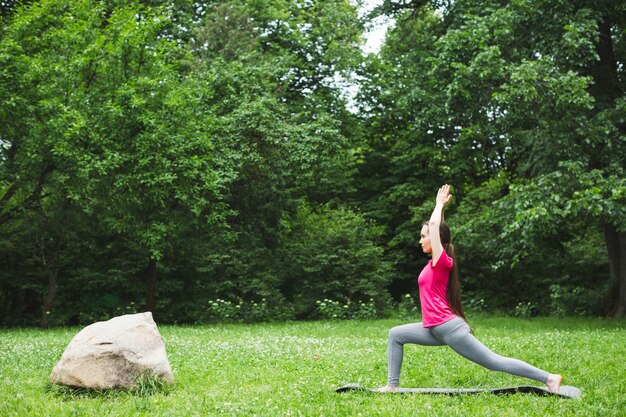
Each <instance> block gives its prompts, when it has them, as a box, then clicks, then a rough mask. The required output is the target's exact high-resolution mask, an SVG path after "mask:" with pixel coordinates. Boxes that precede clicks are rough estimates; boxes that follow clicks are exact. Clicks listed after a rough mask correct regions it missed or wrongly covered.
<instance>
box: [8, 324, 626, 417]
mask: <svg viewBox="0 0 626 417" xmlns="http://www.w3.org/2000/svg"><path fill="white" fill-rule="evenodd" d="M397 324H402V323H401V322H400V321H398V320H377V321H362V322H354V321H345V322H304V323H293V322H292V323H280V324H258V325H212V326H159V329H160V331H161V333H162V335H163V337H164V339H165V344H166V348H167V352H168V357H169V360H170V364H171V365H172V369H173V370H174V376H175V379H176V382H175V384H174V385H173V386H171V387H170V388H168V389H165V390H161V391H158V392H156V393H155V392H152V393H150V392H149V393H147V394H138V393H134V394H132V393H126V392H110V393H106V394H97V393H89V392H82V393H81V392H73V391H71V390H67V389H61V388H59V387H56V386H52V385H51V384H49V383H48V375H49V374H50V371H51V370H52V367H53V366H54V365H55V363H56V362H57V361H58V360H59V358H60V356H61V353H62V352H63V350H64V349H65V347H66V346H67V344H68V343H69V341H70V339H71V338H72V337H73V336H74V334H76V332H77V331H78V330H79V329H77V328H72V329H54V330H48V331H41V330H36V329H26V330H6V329H3V330H0V416H3V417H9V416H20V417H22V416H98V417H100V416H212V415H234V416H252V415H259V416H359V415H361V416H391V415H398V416H435V415H438V416H496V415H497V416H549V415H563V416H624V415H626V378H625V377H626V322H625V321H623V320H621V321H608V320H600V319H556V318H540V319H532V320H520V319H514V318H496V317H479V318H474V319H473V320H471V324H472V326H473V327H474V329H475V331H476V336H477V337H478V338H479V339H480V340H481V341H482V342H483V343H485V344H486V345H487V346H488V347H490V348H492V349H493V350H495V351H496V352H497V353H500V354H502V355H507V356H514V357H517V358H519V359H522V360H525V361H527V362H529V363H531V364H533V365H536V366H538V367H540V368H543V369H546V370H548V371H554V372H560V373H561V374H563V375H564V377H565V381H564V383H565V384H567V385H574V386H577V387H579V388H580V389H582V391H583V398H582V399H581V400H567V399H561V398H552V397H539V396H535V395H530V394H515V395H506V396H496V395H492V394H480V395H465V396H455V397H446V396H433V395H381V394H370V393H358V392H357V393H344V394H336V393H334V392H333V389H334V388H336V387H338V386H341V385H344V384H345V383H349V382H356V383H359V384H361V385H364V386H372V387H375V386H381V385H384V383H385V380H386V372H387V364H386V349H387V346H386V337H387V331H388V329H389V328H390V327H392V326H394V325H397ZM524 384H534V382H533V381H530V380H526V379H523V378H518V377H514V376H510V375H506V374H502V373H496V372H490V371H488V370H485V369H483V368H481V367H479V366H478V365H475V364H472V363H470V362H469V361H467V360H465V359H462V358H461V357H459V356H458V355H457V354H455V353H454V352H453V351H452V350H451V349H449V348H447V347H419V346H407V347H405V362H404V366H403V369H402V376H401V385H402V386H406V387H409V386H410V387H491V386H508V385H524Z"/></svg>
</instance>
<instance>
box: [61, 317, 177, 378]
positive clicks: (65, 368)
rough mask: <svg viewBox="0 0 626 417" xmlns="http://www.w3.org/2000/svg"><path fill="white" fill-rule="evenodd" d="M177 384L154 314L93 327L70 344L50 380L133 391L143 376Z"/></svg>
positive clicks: (83, 331)
mask: <svg viewBox="0 0 626 417" xmlns="http://www.w3.org/2000/svg"><path fill="white" fill-rule="evenodd" d="M146 375H148V376H152V377H155V378H157V379H159V380H162V381H164V382H167V383H172V382H174V376H173V374H172V369H171V368H170V364H169V362H168V361H167V354H166V353H165V345H164V343H163V339H162V338H161V335H160V333H159V331H158V330H157V326H156V323H155V322H154V320H153V319H152V313H149V312H148V313H139V314H128V315H125V316H119V317H114V318H112V319H111V320H108V321H101V322H97V323H94V324H91V325H89V326H87V327H85V328H84V329H83V330H81V331H80V332H79V333H78V334H77V335H76V336H74V338H73V339H72V341H71V342H70V344H69V345H68V346H67V349H65V352H63V355H62V356H61V360H60V361H59V363H57V364H56V366H55V367H54V369H53V370H52V373H51V374H50V380H51V381H52V382H53V383H55V384H61V385H68V386H71V387H80V388H95V389H108V388H120V389H131V388H133V387H135V386H136V384H137V382H138V379H139V378H140V377H142V376H146Z"/></svg>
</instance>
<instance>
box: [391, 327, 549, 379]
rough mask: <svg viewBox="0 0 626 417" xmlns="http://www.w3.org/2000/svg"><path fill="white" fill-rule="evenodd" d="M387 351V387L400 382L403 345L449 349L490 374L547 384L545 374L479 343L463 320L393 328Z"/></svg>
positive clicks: (546, 374) (546, 375)
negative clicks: (432, 325) (504, 373)
mask: <svg viewBox="0 0 626 417" xmlns="http://www.w3.org/2000/svg"><path fill="white" fill-rule="evenodd" d="M387 343H388V344H387V346H388V350H387V355H388V366H389V368H388V373H389V374H388V377H387V385H389V386H392V387H397V386H398V383H399V380H400V368H401V367H402V356H403V350H404V344H405V343H413V344H417V345H423V346H443V345H448V346H450V347H451V348H452V349H454V351H455V352H457V353H458V354H460V355H461V356H463V357H464V358H467V359H469V360H471V361H472V362H476V363H477V364H479V365H482V366H484V367H485V368H487V369H491V370H492V371H502V372H508V373H509V374H513V375H517V376H523V377H525V378H530V379H534V380H537V381H540V382H543V383H546V382H547V381H548V375H549V374H548V373H547V372H546V371H542V370H541V369H538V368H535V367H534V366H531V365H529V364H527V363H526V362H522V361H520V360H518V359H512V358H506V357H504V356H500V355H497V354H495V353H493V352H492V351H491V350H489V349H488V348H487V347H486V346H485V345H483V344H482V343H480V342H479V341H478V339H476V338H475V337H474V336H473V335H472V334H471V333H470V327H469V326H468V325H467V323H466V322H465V320H463V319H462V318H460V317H455V318H453V319H452V320H450V321H447V322H445V323H443V324H440V325H438V326H435V327H431V328H424V327H423V326H422V323H412V324H405V325H403V326H397V327H394V328H393V329H391V330H390V331H389V340H388V342H387Z"/></svg>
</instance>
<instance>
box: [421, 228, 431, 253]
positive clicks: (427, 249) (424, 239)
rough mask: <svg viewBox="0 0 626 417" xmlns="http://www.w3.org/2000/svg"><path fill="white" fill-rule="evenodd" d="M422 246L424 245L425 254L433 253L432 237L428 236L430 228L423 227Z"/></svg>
mask: <svg viewBox="0 0 626 417" xmlns="http://www.w3.org/2000/svg"><path fill="white" fill-rule="evenodd" d="M420 245H422V250H423V251H424V253H431V252H432V251H433V248H432V246H430V237H429V236H428V226H427V225H424V226H422V231H421V232H420Z"/></svg>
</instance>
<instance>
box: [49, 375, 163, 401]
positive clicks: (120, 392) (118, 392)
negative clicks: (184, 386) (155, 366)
mask: <svg viewBox="0 0 626 417" xmlns="http://www.w3.org/2000/svg"><path fill="white" fill-rule="evenodd" d="M173 390H174V386H173V384H168V383H166V382H164V381H162V380H160V379H157V378H155V377H152V376H143V377H141V378H139V379H138V380H137V382H136V384H135V386H134V387H133V388H131V389H119V388H112V389H95V388H79V387H70V386H67V385H57V384H53V383H52V382H47V383H46V387H45V391H46V393H48V394H51V395H53V396H55V397H57V398H60V399H62V400H76V399H83V398H99V399H106V400H115V399H119V398H128V397H150V396H152V395H157V394H158V395H169V394H170V393H171V392H172V391H173Z"/></svg>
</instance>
